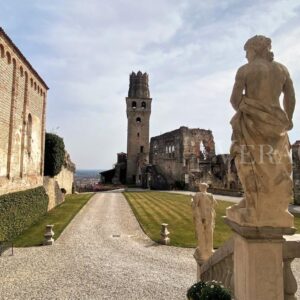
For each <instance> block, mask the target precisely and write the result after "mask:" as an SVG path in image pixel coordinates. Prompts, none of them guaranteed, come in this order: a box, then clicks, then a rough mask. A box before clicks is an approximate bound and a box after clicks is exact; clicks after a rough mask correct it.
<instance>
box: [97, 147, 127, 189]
mask: <svg viewBox="0 0 300 300" xmlns="http://www.w3.org/2000/svg"><path fill="white" fill-rule="evenodd" d="M126 165H127V154H126V153H124V152H120V153H118V154H117V162H116V163H115V165H114V168H113V169H110V170H106V171H103V172H100V173H99V174H100V180H101V182H102V183H109V184H110V183H112V184H117V185H119V184H125V183H126Z"/></svg>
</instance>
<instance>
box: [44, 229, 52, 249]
mask: <svg viewBox="0 0 300 300" xmlns="http://www.w3.org/2000/svg"><path fill="white" fill-rule="evenodd" d="M53 227H54V225H46V230H45V234H44V237H45V240H44V245H45V246H49V245H53V244H54V239H53V236H54V232H53V230H52V229H53Z"/></svg>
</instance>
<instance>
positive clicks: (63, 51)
mask: <svg viewBox="0 0 300 300" xmlns="http://www.w3.org/2000/svg"><path fill="white" fill-rule="evenodd" d="M1 2H2V3H1V5H0V8H1V9H0V20H1V22H0V24H1V25H0V26H2V27H3V28H4V30H5V31H6V32H7V34H8V35H9V36H10V37H11V39H12V40H13V41H14V42H15V43H16V45H17V46H18V47H19V48H20V50H21V51H22V52H23V54H24V55H25V56H26V57H27V58H28V60H29V61H30V62H31V64H32V65H33V66H34V68H35V69H36V70H37V71H38V73H39V74H40V75H41V76H42V78H43V79H44V80H45V81H46V83H47V84H48V85H49V87H50V90H49V93H48V103H47V130H48V131H51V132H55V133H57V134H59V135H60V136H62V137H63V138H64V141H65V144H66V147H67V150H68V151H69V153H70V154H71V157H72V159H73V161H74V162H75V163H76V164H77V167H78V168H93V169H97V168H99V169H105V168H110V167H111V166H112V164H113V163H114V162H115V161H116V153H117V152H121V151H124V152H126V135H127V119H126V106H125V97H126V96H127V92H128V83H129V74H130V73H131V71H138V70H141V71H143V72H147V73H148V74H149V81H150V82H149V83H150V93H151V97H152V98H153V102H152V105H153V106H152V115H151V126H150V127H151V129H150V136H155V135H159V134H160V133H164V132H166V131H170V130H173V129H176V128H178V127H180V126H183V125H184V126H189V127H199V128H205V129H211V130H212V131H213V133H214V137H215V143H216V149H217V152H218V153H226V152H228V150H229V146H230V136H231V127H230V124H229V121H230V118H231V117H232V115H233V113H234V111H233V109H232V108H231V106H230V103H229V98H230V94H231V90H232V86H233V83H234V77H235V73H236V70H237V69H238V67H239V66H241V65H242V64H244V63H246V60H245V52H244V50H243V45H244V43H245V41H246V40H247V39H248V38H250V37H252V36H253V35H255V34H263V35H266V36H268V37H270V38H271V39H272V45H273V52H274V54H275V60H277V61H279V62H281V63H283V64H285V65H286V66H287V67H288V69H289V71H290V74H291V77H292V79H293V81H294V87H295V90H296V97H297V95H298V94H299V93H300V2H299V1H297V0H294V1H289V0H283V1H279V0H278V1H277V0H273V1H269V0H265V1H255V0H253V1H234V0H232V1H217V0H215V1H214V0H212V1H209V0H208V1H200V0H187V1H184V0H183V1H175V0H173V1H171V0H152V1H146V0H141V1H137V0H135V1H134V0H123V1H122V0H86V1H79V0H65V1H63V0H60V1H58V0H51V1H38V0H30V1H24V0H19V1H14V0H12V1H10V2H7V1H4V0H1ZM290 139H291V142H294V141H295V140H297V139H300V104H299V103H298V104H297V106H296V111H295V115H294V129H293V130H292V131H291V132H290Z"/></svg>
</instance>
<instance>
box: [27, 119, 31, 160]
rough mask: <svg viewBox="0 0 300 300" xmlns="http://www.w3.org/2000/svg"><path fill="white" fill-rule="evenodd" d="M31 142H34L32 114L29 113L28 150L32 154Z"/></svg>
mask: <svg viewBox="0 0 300 300" xmlns="http://www.w3.org/2000/svg"><path fill="white" fill-rule="evenodd" d="M31 143H32V116H31V114H29V115H28V120H27V152H28V155H29V156H30V155H31Z"/></svg>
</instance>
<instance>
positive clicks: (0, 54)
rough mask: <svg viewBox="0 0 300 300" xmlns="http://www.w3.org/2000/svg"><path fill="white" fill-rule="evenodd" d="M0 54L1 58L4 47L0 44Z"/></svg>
mask: <svg viewBox="0 0 300 300" xmlns="http://www.w3.org/2000/svg"><path fill="white" fill-rule="evenodd" d="M0 56H1V57H2V58H3V57H4V47H3V45H0Z"/></svg>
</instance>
